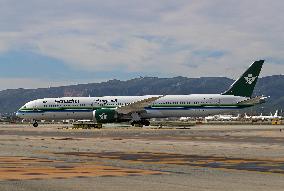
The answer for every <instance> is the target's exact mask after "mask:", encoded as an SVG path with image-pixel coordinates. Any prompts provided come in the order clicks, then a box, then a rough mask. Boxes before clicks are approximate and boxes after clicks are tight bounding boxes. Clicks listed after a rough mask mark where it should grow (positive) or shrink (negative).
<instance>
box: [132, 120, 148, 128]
mask: <svg viewBox="0 0 284 191" xmlns="http://www.w3.org/2000/svg"><path fill="white" fill-rule="evenodd" d="M131 125H132V126H135V125H137V126H139V127H143V125H145V126H149V125H150V121H148V120H146V119H142V120H140V121H132V122H131Z"/></svg>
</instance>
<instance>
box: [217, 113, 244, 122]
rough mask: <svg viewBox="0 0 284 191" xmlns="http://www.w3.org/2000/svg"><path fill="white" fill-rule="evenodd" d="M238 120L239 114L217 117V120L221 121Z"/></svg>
mask: <svg viewBox="0 0 284 191" xmlns="http://www.w3.org/2000/svg"><path fill="white" fill-rule="evenodd" d="M239 118H240V114H238V115H237V116H233V115H218V117H217V119H218V120H222V121H232V120H238V119H239Z"/></svg>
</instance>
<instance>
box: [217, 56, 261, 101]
mask: <svg viewBox="0 0 284 191" xmlns="http://www.w3.org/2000/svg"><path fill="white" fill-rule="evenodd" d="M263 63H264V60H259V61H255V62H254V63H253V64H252V65H251V66H250V67H249V68H248V69H247V70H246V71H245V73H243V74H242V75H241V77H240V78H239V79H237V80H236V81H235V82H234V83H233V84H232V85H231V86H230V88H229V89H228V90H227V91H226V92H224V93H223V95H234V96H242V97H251V95H252V92H253V89H254V87H255V84H256V82H257V79H258V76H259V73H260V71H261V68H262V65H263Z"/></svg>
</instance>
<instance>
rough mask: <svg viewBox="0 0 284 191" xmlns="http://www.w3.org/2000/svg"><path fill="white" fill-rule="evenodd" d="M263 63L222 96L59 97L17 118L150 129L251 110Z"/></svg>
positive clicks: (39, 101)
mask: <svg viewBox="0 0 284 191" xmlns="http://www.w3.org/2000/svg"><path fill="white" fill-rule="evenodd" d="M263 63H264V60H259V61H255V62H254V63H253V64H252V65H251V66H250V67H249V68H248V69H247V70H246V71H245V73H244V74H243V75H241V77H240V78H239V79H237V80H236V81H235V82H234V83H233V84H232V85H231V87H230V88H229V89H228V90H227V91H226V92H224V93H222V94H189V95H144V96H104V97H62V98H44V99H37V100H34V101H30V102H28V103H26V104H25V105H24V106H22V107H21V108H20V109H19V111H18V112H17V116H18V117H20V118H23V119H31V120H34V126H37V125H38V124H37V122H36V121H37V120H63V119H75V120H84V119H86V120H93V121H94V122H97V123H113V122H123V121H129V122H130V123H131V124H132V125H134V124H135V123H139V124H143V125H149V121H148V120H149V119H150V118H167V117H192V116H207V115H210V114H212V115H213V114H219V113H223V112H227V111H230V110H235V109H242V108H246V107H251V106H254V105H256V104H260V103H263V102H264V99H265V97H263V96H258V97H255V98H251V95H252V92H253V89H254V87H255V84H256V82H257V79H258V76H259V73H260V71H261V68H262V65H263Z"/></svg>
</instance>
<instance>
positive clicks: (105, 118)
mask: <svg viewBox="0 0 284 191" xmlns="http://www.w3.org/2000/svg"><path fill="white" fill-rule="evenodd" d="M93 121H94V122H96V123H114V122H118V121H119V120H118V113H117V112H116V111H115V110H113V109H97V110H94V111H93Z"/></svg>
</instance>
